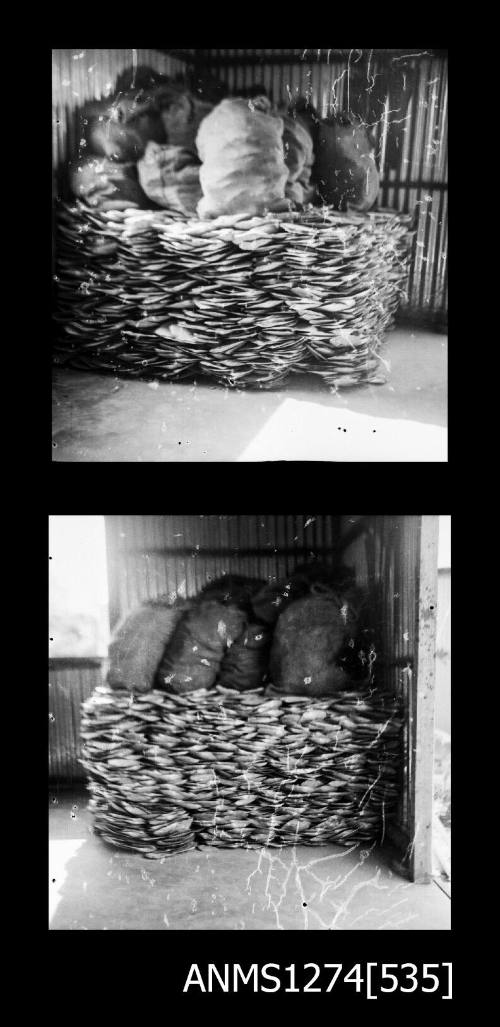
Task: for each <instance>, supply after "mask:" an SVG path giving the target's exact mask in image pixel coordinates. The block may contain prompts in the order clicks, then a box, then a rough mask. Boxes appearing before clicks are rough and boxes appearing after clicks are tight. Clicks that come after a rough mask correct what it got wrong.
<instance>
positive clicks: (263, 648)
mask: <svg viewBox="0 0 500 1027" xmlns="http://www.w3.org/2000/svg"><path fill="white" fill-rule="evenodd" d="M271 640H272V634H271V631H270V629H269V628H268V627H266V626H265V625H264V624H249V625H248V626H247V627H246V628H245V630H244V632H243V634H242V635H240V637H239V638H237V639H236V641H235V642H233V644H232V646H231V647H230V648H229V649H228V650H227V652H226V654H225V656H224V658H223V660H222V665H221V669H220V676H219V684H221V685H224V687H225V688H236V689H237V690H238V691H239V692H246V691H248V690H249V689H251V688H260V687H261V686H262V685H263V684H265V681H266V679H267V675H268V671H269V653H270V648H271Z"/></svg>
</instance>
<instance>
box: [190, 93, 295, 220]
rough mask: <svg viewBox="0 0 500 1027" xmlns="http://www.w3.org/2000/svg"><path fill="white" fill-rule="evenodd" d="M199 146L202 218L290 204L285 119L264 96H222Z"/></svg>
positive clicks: (200, 133)
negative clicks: (285, 154)
mask: <svg viewBox="0 0 500 1027" xmlns="http://www.w3.org/2000/svg"><path fill="white" fill-rule="evenodd" d="M196 146H197V150H198V154H199V156H200V159H201V161H202V167H201V170H200V182H201V187H202V190H203V197H202V199H201V200H200V202H199V204H198V213H199V215H200V217H218V216H219V215H221V214H239V213H248V214H262V213H263V212H264V211H266V210H273V209H274V210H275V209H286V207H287V201H286V198H285V185H286V182H287V179H288V168H287V166H286V164H285V160H284V154H283V119H282V118H280V117H278V116H277V115H274V114H271V113H270V104H269V101H267V100H265V98H259V101H253V100H244V99H239V98H234V99H230V100H222V102H221V103H219V104H218V105H217V106H216V107H215V108H214V109H213V111H211V113H210V114H208V115H207V117H206V118H204V120H203V121H202V123H201V125H200V128H199V131H198V135H197V137H196Z"/></svg>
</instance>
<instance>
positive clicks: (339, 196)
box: [315, 117, 379, 211]
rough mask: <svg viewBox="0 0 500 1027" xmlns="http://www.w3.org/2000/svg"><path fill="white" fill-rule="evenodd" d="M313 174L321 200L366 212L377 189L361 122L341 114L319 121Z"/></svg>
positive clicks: (371, 150)
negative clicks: (314, 174) (339, 116)
mask: <svg viewBox="0 0 500 1027" xmlns="http://www.w3.org/2000/svg"><path fill="white" fill-rule="evenodd" d="M315 173H316V177H317V179H318V192H319V195H320V197H321V199H322V200H323V202H324V203H331V204H333V206H334V207H335V208H336V210H347V209H349V208H352V209H353V210H358V211H366V210H370V208H371V207H373V205H374V203H375V201H376V199H377V196H378V189H379V174H378V171H377V165H376V164H375V148H374V146H373V143H372V142H371V140H370V137H369V135H368V132H367V130H366V128H365V127H364V125H363V124H361V123H358V122H357V121H355V120H353V119H349V118H347V117H343V118H340V119H337V120H335V119H332V120H329V121H323V122H321V124H320V126H319V130H318V152H317V156H316V166H315Z"/></svg>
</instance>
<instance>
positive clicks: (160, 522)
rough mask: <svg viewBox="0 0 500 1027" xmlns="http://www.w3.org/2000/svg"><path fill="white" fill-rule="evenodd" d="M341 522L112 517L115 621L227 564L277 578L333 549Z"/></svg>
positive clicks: (228, 568) (194, 586) (188, 591)
mask: <svg viewBox="0 0 500 1027" xmlns="http://www.w3.org/2000/svg"><path fill="white" fill-rule="evenodd" d="M337 523H338V519H337V518H335V517H325V516H319V515H314V514H309V515H305V514H304V515H292V516H285V515H269V514H263V515H257V514H256V515H252V516H241V515H239V514H235V515H223V516H216V515H206V516H203V515H199V516H193V515H189V516H181V515H176V516H171V517H164V516H160V515H159V516H143V517H140V516H130V517H119V516H116V517H106V541H107V550H108V580H109V583H110V620H111V625H112V626H113V625H115V624H116V623H117V621H118V620H119V619H120V618H121V617H122V616H124V615H125V614H126V613H128V612H129V611H130V610H131V609H133V607H134V606H136V605H137V603H140V602H141V601H142V600H144V599H147V598H154V597H156V596H158V595H162V594H168V593H172V595H174V594H177V595H194V594H195V593H196V592H197V591H198V590H199V589H200V588H201V587H202V586H203V585H204V584H205V583H206V582H207V581H208V580H209V579H211V578H215V577H218V576H220V575H221V574H223V573H224V572H233V573H239V574H248V575H251V576H254V577H262V578H265V579H269V580H272V579H273V578H279V577H282V576H283V575H286V574H287V573H289V571H290V570H291V569H292V568H293V567H294V566H295V564H296V563H297V562H299V561H303V560H306V559H310V558H311V557H312V556H313V555H318V556H325V557H328V555H331V553H332V550H333V546H334V543H335V539H336V537H337V535H338V529H337Z"/></svg>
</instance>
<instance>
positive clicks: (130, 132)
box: [52, 49, 448, 463]
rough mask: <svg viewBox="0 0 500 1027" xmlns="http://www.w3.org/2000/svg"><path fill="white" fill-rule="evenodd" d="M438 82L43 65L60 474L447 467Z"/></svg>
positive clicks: (327, 56)
mask: <svg viewBox="0 0 500 1027" xmlns="http://www.w3.org/2000/svg"><path fill="white" fill-rule="evenodd" d="M447 69H448V57H447V51H446V50H431V49H409V50H408V49H406V50H405V49H400V50H387V49H335V50H334V49H323V50H321V49H320V50H300V49H297V50H256V49H246V50H232V49H226V50H224V49H191V50H164V49H149V50H145V49H143V50H141V49H135V50H134V49H131V50H126V49H114V50H103V49H83V50H80V49H73V50H71V49H67V50H60V49H55V50H53V51H52V81H53V85H52V98H53V114H52V136H53V177H52V182H53V247H52V251H53V265H52V267H53V282H54V285H53V298H54V299H53V310H54V322H55V331H54V346H53V351H54V357H53V364H54V371H53V411H54V412H53V421H52V428H53V434H52V447H53V448H52V455H53V461H54V462H58V463H68V462H70V463H74V462H84V463H95V462H111V463H121V462H128V463H136V462H142V463H145V462H146V463H152V462H160V463H162V462H168V463H172V462H175V463H179V462H211V463H213V462H216V463H223V462H230V461H231V462H233V461H234V462H252V463H253V462H262V461H334V462H362V463H373V462H376V463H379V462H384V463H385V462H420V463H422V462H429V463H431V462H447V266H448V265H447V254H448V249H447V240H448V229H447V101H448V72H447Z"/></svg>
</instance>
